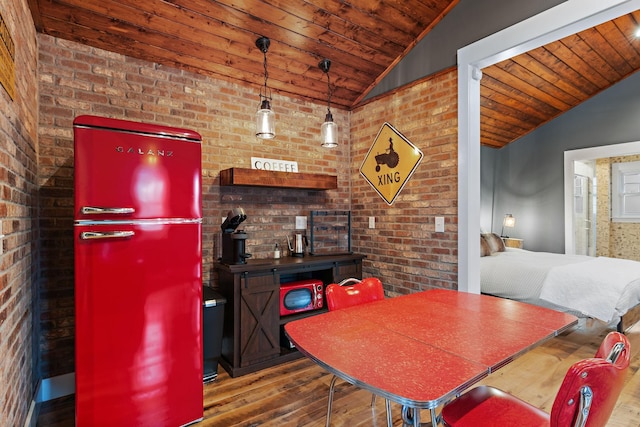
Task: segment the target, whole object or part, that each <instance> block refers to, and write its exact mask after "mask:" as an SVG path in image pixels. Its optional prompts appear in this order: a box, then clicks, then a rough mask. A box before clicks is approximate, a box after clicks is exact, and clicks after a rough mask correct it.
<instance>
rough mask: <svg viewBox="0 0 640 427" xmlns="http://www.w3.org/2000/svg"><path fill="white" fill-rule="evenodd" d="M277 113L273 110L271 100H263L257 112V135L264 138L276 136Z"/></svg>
mask: <svg viewBox="0 0 640 427" xmlns="http://www.w3.org/2000/svg"><path fill="white" fill-rule="evenodd" d="M275 122H276V120H275V114H274V112H273V110H271V106H270V105H269V101H267V100H266V99H265V100H263V101H262V105H261V106H260V109H259V110H258V112H257V113H256V136H257V137H258V138H262V139H272V138H273V137H275V136H276V125H275Z"/></svg>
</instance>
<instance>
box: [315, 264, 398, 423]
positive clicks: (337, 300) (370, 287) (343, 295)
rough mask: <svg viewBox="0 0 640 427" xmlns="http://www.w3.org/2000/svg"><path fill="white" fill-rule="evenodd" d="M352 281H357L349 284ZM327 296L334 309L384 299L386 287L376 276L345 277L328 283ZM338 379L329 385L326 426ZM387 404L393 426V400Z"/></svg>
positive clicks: (329, 306) (330, 309)
mask: <svg viewBox="0 0 640 427" xmlns="http://www.w3.org/2000/svg"><path fill="white" fill-rule="evenodd" d="M352 282H355V283H354V284H353V285H348V284H349V283H352ZM325 296H326V298H327V307H328V308H329V311H334V310H341V309H344V308H347V307H353V306H355V305H360V304H367V303H370V302H373V301H378V300H381V299H384V288H383V287H382V282H381V281H380V280H379V279H377V278H375V277H368V278H366V279H363V280H358V279H345V280H343V281H342V282H340V283H338V284H335V283H332V284H330V285H328V286H327V289H326V290H325ZM337 379H338V377H336V376H335V375H334V376H333V379H332V380H331V385H330V386H329V400H328V402H327V423H326V427H329V426H330V424H331V406H332V404H333V393H334V391H335V385H336V380H337ZM375 399H376V395H375V394H374V395H373V397H372V398H371V406H372V407H373V406H374V405H375ZM385 406H386V410H387V425H388V426H389V427H391V425H392V420H391V402H389V400H388V399H386V402H385Z"/></svg>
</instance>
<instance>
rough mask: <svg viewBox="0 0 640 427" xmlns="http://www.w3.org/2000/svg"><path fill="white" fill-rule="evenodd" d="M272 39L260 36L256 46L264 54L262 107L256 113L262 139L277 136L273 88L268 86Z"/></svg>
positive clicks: (258, 129)
mask: <svg viewBox="0 0 640 427" xmlns="http://www.w3.org/2000/svg"><path fill="white" fill-rule="evenodd" d="M270 44H271V41H270V40H269V38H268V37H264V36H262V37H259V38H258V40H256V47H257V48H258V49H260V51H261V52H262V54H263V55H264V62H263V64H264V86H263V87H261V88H260V108H259V109H258V112H257V113H256V136H257V137H258V138H262V139H272V138H274V137H275V136H276V120H275V119H276V117H275V114H274V112H273V110H272V109H271V90H270V89H269V87H268V86H267V79H268V78H269V74H268V73H267V51H268V50H269V45H270Z"/></svg>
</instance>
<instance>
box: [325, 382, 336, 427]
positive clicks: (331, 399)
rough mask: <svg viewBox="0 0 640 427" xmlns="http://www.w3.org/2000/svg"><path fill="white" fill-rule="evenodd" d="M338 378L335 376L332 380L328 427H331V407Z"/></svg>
mask: <svg viewBox="0 0 640 427" xmlns="http://www.w3.org/2000/svg"><path fill="white" fill-rule="evenodd" d="M337 380H338V377H336V376H335V375H334V376H333V378H332V379H331V385H330V386H329V401H328V402H327V422H326V424H325V426H326V427H330V426H331V406H332V405H333V392H334V389H335V387H336V381H337Z"/></svg>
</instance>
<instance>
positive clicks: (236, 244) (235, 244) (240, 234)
mask: <svg viewBox="0 0 640 427" xmlns="http://www.w3.org/2000/svg"><path fill="white" fill-rule="evenodd" d="M245 219H247V215H246V214H245V213H244V210H243V209H242V208H235V209H232V210H230V211H229V213H228V214H227V219H225V220H224V222H223V223H222V225H221V226H220V227H221V228H222V262H223V263H224V264H246V259H247V258H250V257H251V254H248V253H246V240H247V234H246V233H245V232H244V230H236V229H237V228H238V226H239V225H240V224H241V223H242V222H243V221H244V220H245Z"/></svg>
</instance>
